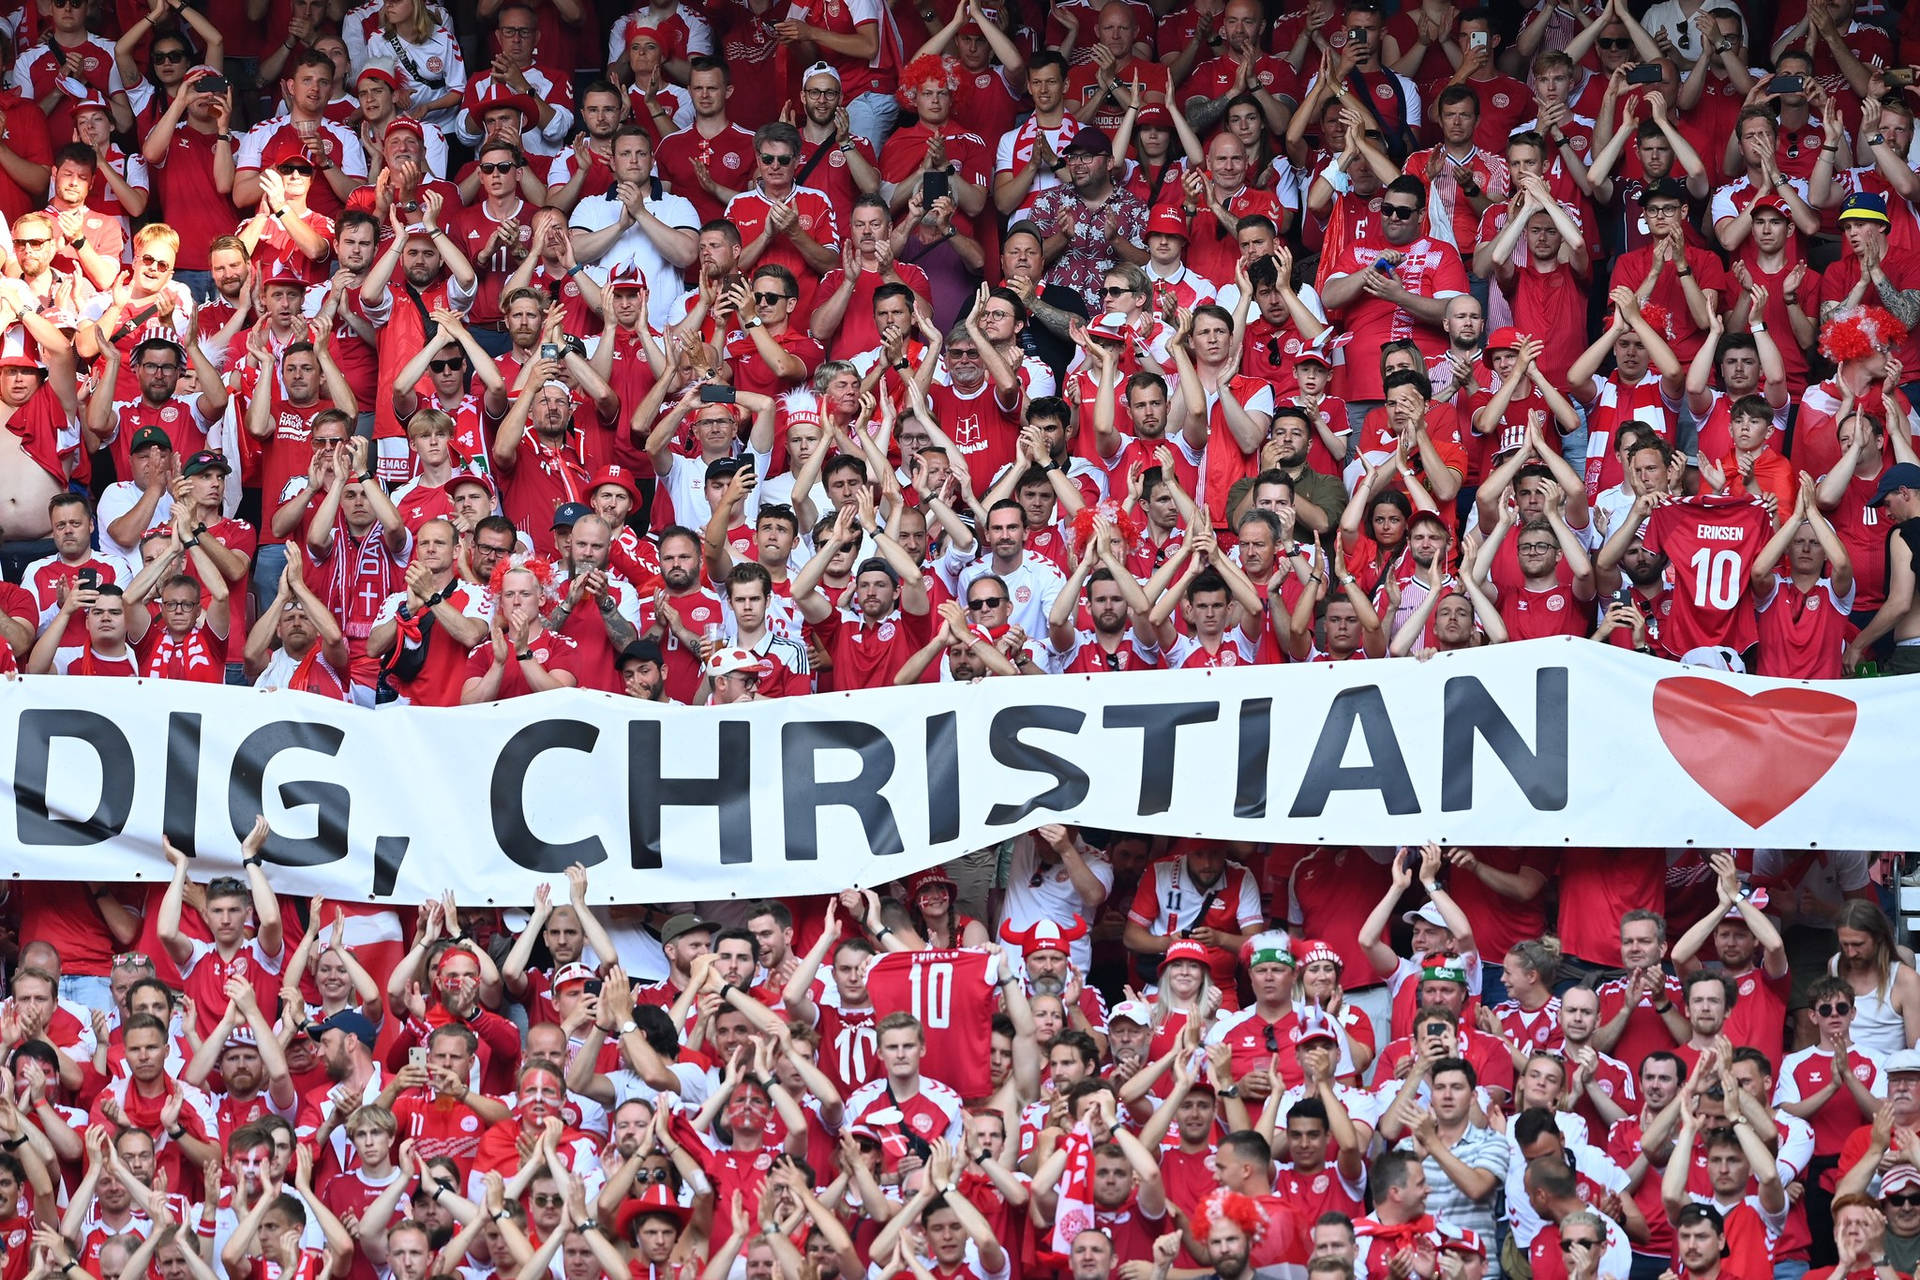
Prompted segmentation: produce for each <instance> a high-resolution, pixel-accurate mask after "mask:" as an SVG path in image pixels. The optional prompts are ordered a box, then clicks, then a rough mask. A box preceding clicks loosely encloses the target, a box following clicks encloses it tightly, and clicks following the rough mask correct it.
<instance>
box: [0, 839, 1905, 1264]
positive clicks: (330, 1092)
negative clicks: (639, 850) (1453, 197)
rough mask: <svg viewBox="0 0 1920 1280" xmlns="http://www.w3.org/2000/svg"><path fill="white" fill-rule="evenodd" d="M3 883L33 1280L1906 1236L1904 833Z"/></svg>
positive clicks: (180, 862) (8, 1030) (1033, 842)
mask: <svg viewBox="0 0 1920 1280" xmlns="http://www.w3.org/2000/svg"><path fill="white" fill-rule="evenodd" d="M268 834H269V831H268V826H267V824H266V822H265V821H264V820H256V822H255V825H254V827H253V830H252V831H251V832H250V833H249V834H248V836H247V838H246V839H245V840H244V841H243V842H242V845H241V855H242V866H243V877H244V878H235V877H232V876H223V877H219V878H215V879H212V880H200V879H193V878H190V876H189V871H190V869H191V867H192V859H190V858H189V857H188V856H186V855H185V854H183V853H181V852H180V851H178V850H176V849H175V848H174V847H173V846H172V845H171V844H168V845H166V853H167V856H168V859H169V861H170V862H171V864H172V867H171V870H172V874H171V876H170V877H169V876H162V877H160V878H159V881H158V882H153V883H149V884H145V885H136V884H84V883H79V884H76V883H45V884H21V883H17V882H16V883H15V884H13V885H12V886H11V888H10V892H9V894H8V896H7V898H6V899H5V901H4V903H0V918H4V921H5V929H4V932H0V942H4V955H5V959H6V962H7V966H8V972H7V989H8V991H9V992H10V998H9V999H8V1000H7V1001H6V1002H5V1003H4V1005H0V1062H4V1071H0V1275H4V1276H5V1277H6V1278H7V1280H83V1275H82V1273H84V1275H85V1276H87V1277H93V1278H94V1280H194V1278H197V1280H215V1278H217V1277H226V1278H228V1280H242V1278H243V1277H244V1278H245V1280H295V1278H297V1280H328V1278H329V1277H332V1278H334V1280H347V1278H348V1277H356V1278H360V1280H696V1277H697V1278H698V1280H731V1278H735V1277H741V1276H744V1277H746V1280H774V1278H775V1277H779V1278H780V1280H894V1278H895V1277H901V1278H903V1280H1007V1278H1008V1277H1016V1276H1017V1277H1023V1278H1030V1280H1046V1278H1047V1277H1062V1278H1066V1280H1109V1277H1112V1276H1118V1277H1121V1280H1170V1278H1171V1277H1178V1278H1179V1280H1214V1278H1215V1277H1217V1278H1218V1280H1288V1278H1294V1277H1312V1278H1315V1280H1482V1278H1483V1277H1489V1276H1492V1277H1498V1276H1501V1275H1506V1276H1509V1277H1513V1278H1514V1280H1660V1278H1662V1277H1665V1278H1666V1280H1752V1278H1754V1277H1759V1278H1760V1280H1800V1277H1802V1276H1803V1275H1805V1273H1806V1272H1807V1271H1808V1270H1809V1268H1810V1266H1811V1267H1818V1268H1820V1270H1819V1272H1818V1276H1817V1277H1816V1280H1824V1278H1826V1277H1832V1280H1904V1278H1905V1277H1907V1276H1910V1275H1911V1274H1913V1273H1914V1269H1915V1267H1916V1265H1917V1264H1920V1048H1916V1047H1915V1043H1916V1040H1917V1039H1920V974H1916V972H1915V968H1914V961H1913V956H1912V954H1911V952H1909V951H1908V950H1907V949H1906V948H1905V947H1904V946H1902V945H1900V944H1899V943H1898V942H1897V940H1896V938H1895V936H1894V932H1893V929H1892V927H1891V926H1890V924H1889V920H1888V917H1887V916H1886V915H1885V914H1884V913H1883V911H1882V908H1881V906H1880V905H1879V903H1878V901H1877V900H1876V899H1877V897H1878V895H1879V893H1880V892H1881V891H1882V889H1883V888H1885V887H1888V886H1890V885H1891V884H1892V883H1893V881H1892V879H1891V877H1890V876H1889V875H1888V872H1889V870H1890V869H1891V868H1889V867H1888V866H1885V865H1882V864H1880V862H1879V860H1877V859H1876V858H1874V857H1873V856H1872V855H1869V854H1865V853H1845V852H1830V853H1820V854H1806V853H1801V854H1793V853H1784V852H1777V851H1773V850H1758V851H1739V852H1736V851H1719V850H1716V851H1712V852H1710V853H1701V852H1696V851H1688V852H1684V853H1672V854H1669V853H1668V852H1667V851H1664V850H1594V849H1575V850H1565V851H1560V852H1550V851H1539V850H1520V849H1477V850H1468V849H1461V848H1448V849H1442V848H1441V847H1439V846H1437V845H1432V844H1429V845H1427V846H1425V847H1424V848H1402V849H1397V850H1396V849H1361V848H1339V847H1316V848H1304V847H1289V846H1277V845H1276V846H1270V847H1263V846H1251V845H1227V844H1223V843H1220V842H1213V841H1204V840H1181V841H1173V842H1164V841H1156V840H1153V839H1150V838H1147V837H1141V836H1132V835H1127V834H1123V833H1116V832H1102V831H1095V830H1077V829H1073V828H1068V827H1061V826H1045V827H1041V828H1040V829H1038V830H1037V831H1036V832H1034V833H1033V834H1032V835H1030V836H1022V837H1020V838H1018V839H1016V840H1014V841H1012V842H1010V843H1009V844H1008V845H1006V846H1004V847H1002V848H998V849H990V850H986V851H983V852H982V853H980V854H976V855H970V856H968V857H965V858H962V859H959V860H957V861H955V862H953V863H950V864H949V865H948V866H947V867H945V868H941V867H935V868H933V869H930V870H927V871H923V872H920V873H917V874H915V875H913V876H910V877H908V878H907V879H906V880H905V881H904V882H901V883H896V884H890V885H883V886H881V887H880V891H877V892H876V891H875V890H871V889H849V890H846V891H844V892H841V893H839V894H837V895H814V896H795V897H787V898H778V899H774V898H770V899H760V900H749V899H745V898H741V897H739V896H734V897H732V898H730V899H728V900H725V901H720V902H709V903H677V904H667V905H663V906H658V907H633V906H620V905H615V906H611V907H607V906H595V905H590V904H592V903H596V902H600V901H603V900H604V897H605V895H604V893H602V894H599V895H596V894H595V893H594V891H593V888H592V886H591V884H590V880H589V875H588V872H587V870H586V869H585V868H583V867H579V866H575V867H573V868H570V869H569V870H568V872H567V876H566V885H565V888H564V889H562V890H560V891H559V892H560V894H563V895H564V898H562V897H560V896H559V895H557V894H556V893H555V892H554V891H553V890H552V889H550V888H549V886H548V885H547V884H545V883H542V884H540V885H539V887H538V888H537V889H536V890H535V891H534V894H533V901H532V904H531V907H530V908H529V909H517V910H502V909H498V908H491V907H489V908H481V909H476V908H474V907H471V906H465V907H463V906H461V905H460V904H459V903H458V902H457V901H456V899H455V896H454V894H453V893H452V892H451V891H449V892H448V893H447V895H446V896H445V897H444V898H443V899H440V900H433V901H428V902H425V903H423V904H421V905H420V906H418V907H406V908H399V909H396V908H394V907H391V906H385V905H378V904H374V905H368V904H361V903H334V902H329V901H327V900H325V899H323V898H320V897H315V898H313V899H311V900H310V901H305V900H297V899H293V898H288V897H286V896H284V895H276V894H275V892H274V889H273V887H272V885H271V883H270V879H269V871H268V865H267V864H265V863H263V858H262V851H263V849H264V848H265V845H266V841H267V837H268Z"/></svg>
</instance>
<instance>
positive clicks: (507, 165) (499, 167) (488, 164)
mask: <svg viewBox="0 0 1920 1280" xmlns="http://www.w3.org/2000/svg"><path fill="white" fill-rule="evenodd" d="M474 167H475V168H477V169H479V170H480V172H482V173H512V172H513V171H514V170H515V169H518V168H519V167H520V166H519V165H517V164H515V163H514V162H513V161H511V160H483V161H481V162H480V163H479V164H478V165H476V166H474Z"/></svg>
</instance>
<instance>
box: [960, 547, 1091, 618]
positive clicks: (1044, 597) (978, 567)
mask: <svg viewBox="0 0 1920 1280" xmlns="http://www.w3.org/2000/svg"><path fill="white" fill-rule="evenodd" d="M977 537H978V535H976V541H975V543H974V548H973V550H972V551H957V550H954V549H953V548H951V547H949V548H948V549H947V552H946V554H945V555H943V556H941V557H940V559H939V561H938V562H936V564H935V565H934V569H935V571H936V572H937V573H939V575H940V578H941V581H943V582H945V583H946V585H947V589H948V590H949V591H951V592H953V596H954V599H956V600H965V599H966V597H967V588H968V587H970V586H972V585H973V584H974V583H975V582H978V581H979V580H980V579H981V578H984V577H986V576H987V575H988V574H995V575H996V576H997V577H999V578H1000V579H1001V580H1002V581H1004V582H1005V583H1006V584H1007V598H1008V603H1009V605H1010V606H1011V608H1012V614H1011V615H1010V616H1009V618H1008V621H1010V622H1012V623H1013V625H1015V626H1016V627H1019V628H1020V629H1021V630H1022V631H1024V632H1026V633H1027V634H1028V635H1030V636H1044V635H1046V634H1047V615H1048V614H1049V613H1051V612H1052V611H1053V600H1054V597H1055V596H1057V595H1059V594H1060V590H1061V588H1062V587H1064V586H1066V585H1067V580H1066V578H1064V577H1063V576H1061V573H1060V571H1059V570H1058V569H1056V568H1054V567H1053V565H1052V563H1051V562H1049V561H1046V560H1043V559H1041V558H1040V557H1039V556H1036V555H1033V554H1032V553H1031V552H1026V551H1022V552H1021V553H1020V564H1019V566H1018V567H1017V568H1015V569H1014V570H1012V571H1011V572H1009V573H998V572H997V571H996V570H995V569H994V567H993V558H992V557H991V556H989V557H987V558H986V559H984V560H974V559H973V556H974V554H975V553H976V552H977V551H978V550H979V549H980V544H979V542H978V541H977Z"/></svg>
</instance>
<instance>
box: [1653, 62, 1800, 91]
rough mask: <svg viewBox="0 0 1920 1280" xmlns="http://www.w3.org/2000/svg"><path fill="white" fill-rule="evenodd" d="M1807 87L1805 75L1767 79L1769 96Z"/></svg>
mask: <svg viewBox="0 0 1920 1280" xmlns="http://www.w3.org/2000/svg"><path fill="white" fill-rule="evenodd" d="M1639 74H1640V68H1638V67H1636V68H1634V69H1633V70H1632V71H1630V72H1628V73H1627V79H1629V80H1631V79H1633V78H1634V77H1635V76H1637V75H1639ZM1805 88H1806V77H1804V76H1775V77H1774V78H1773V79H1771V80H1769V81H1767V96H1768V97H1769V98H1776V97H1779V96H1780V95H1781V94H1783V93H1799V92H1801V91H1802V90H1804V89H1805Z"/></svg>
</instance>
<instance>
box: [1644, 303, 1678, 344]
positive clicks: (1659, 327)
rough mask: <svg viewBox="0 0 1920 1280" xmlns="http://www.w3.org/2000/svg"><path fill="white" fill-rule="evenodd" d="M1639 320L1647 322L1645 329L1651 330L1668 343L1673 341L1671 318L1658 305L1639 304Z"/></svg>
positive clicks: (1665, 310) (1662, 307)
mask: <svg viewBox="0 0 1920 1280" xmlns="http://www.w3.org/2000/svg"><path fill="white" fill-rule="evenodd" d="M1640 318H1641V319H1642V320H1645V321H1646V322H1647V328H1649V329H1651V330H1653V331H1654V332H1655V333H1657V334H1659V335H1660V336H1661V337H1663V338H1665V339H1666V340H1667V341H1668V342H1672V341H1673V316H1672V315H1671V314H1670V313H1669V312H1668V311H1667V309H1666V308H1665V307H1664V306H1662V305H1661V304H1660V303H1658V302H1643V303H1641V304H1640Z"/></svg>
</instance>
